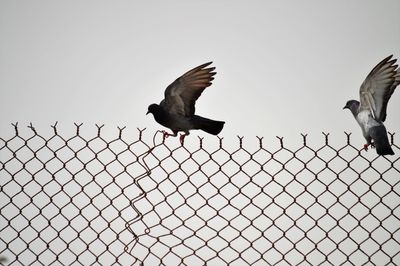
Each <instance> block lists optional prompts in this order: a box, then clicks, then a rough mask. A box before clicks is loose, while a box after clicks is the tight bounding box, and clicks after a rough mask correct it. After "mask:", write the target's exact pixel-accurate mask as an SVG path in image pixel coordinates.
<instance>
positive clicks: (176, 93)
mask: <svg viewBox="0 0 400 266" xmlns="http://www.w3.org/2000/svg"><path fill="white" fill-rule="evenodd" d="M211 63H212V62H209V63H205V64H203V65H200V66H198V67H196V68H193V69H192V70H189V71H188V72H186V73H185V74H183V75H182V76H181V77H179V78H177V79H176V80H175V81H174V82H172V83H171V84H170V85H169V86H168V87H167V88H166V89H165V92H164V100H162V101H161V102H160V104H155V103H153V104H151V105H150V106H149V107H148V111H147V113H146V114H148V113H152V114H153V116H154V119H155V120H156V121H157V122H158V123H159V124H161V125H163V126H165V127H167V128H169V129H171V130H172V132H173V134H169V133H167V132H165V131H164V138H167V137H168V136H174V137H176V136H177V134H178V132H179V131H183V132H184V134H181V136H180V141H181V143H182V144H183V140H184V138H185V136H187V135H189V130H192V129H200V130H203V131H205V132H207V133H209V134H213V135H218V133H220V132H221V130H222V128H223V127H224V124H225V122H223V121H214V120H211V119H208V118H204V117H201V116H198V115H195V114H194V113H195V103H196V100H197V99H198V98H199V97H200V95H201V93H202V92H203V91H204V89H205V88H207V87H209V86H210V85H211V81H212V80H213V79H214V77H213V76H214V75H215V74H216V72H213V71H214V70H215V67H209V68H206V67H207V66H209V65H210V64H211Z"/></svg>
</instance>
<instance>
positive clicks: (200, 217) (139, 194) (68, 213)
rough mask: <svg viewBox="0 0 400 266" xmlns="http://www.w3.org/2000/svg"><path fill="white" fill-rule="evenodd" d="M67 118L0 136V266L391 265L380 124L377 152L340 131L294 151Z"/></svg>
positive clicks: (388, 185) (393, 214)
mask: <svg viewBox="0 0 400 266" xmlns="http://www.w3.org/2000/svg"><path fill="white" fill-rule="evenodd" d="M80 127H81V125H76V132H75V134H73V135H72V136H71V137H65V136H64V135H63V134H60V133H59V132H58V130H57V127H56V125H54V126H53V134H52V135H51V136H49V137H43V136H41V135H40V134H38V133H37V132H36V130H35V128H34V127H32V126H30V128H31V131H30V134H29V135H28V136H27V137H24V136H22V135H23V134H20V132H19V129H18V127H17V126H16V125H15V135H14V136H12V137H10V138H7V139H3V138H0V185H1V191H0V254H1V255H2V256H5V257H6V258H7V259H8V263H9V265H53V264H54V265H140V264H144V265H160V264H164V265H182V264H183V265H204V264H207V265H226V264H229V265H250V264H251V265H325V263H326V265H350V264H351V265H354V264H355V265H364V264H375V265H400V254H399V253H400V243H399V239H400V238H399V237H400V231H399V228H400V208H399V206H400V195H399V193H400V185H399V181H400V170H399V169H400V159H399V156H398V154H400V148H399V146H397V145H396V144H395V143H394V141H393V139H394V134H391V136H390V138H391V143H392V148H393V149H394V151H395V153H396V155H395V156H385V157H384V156H377V155H376V153H375V151H374V150H372V151H369V152H365V151H363V150H361V149H358V148H357V147H355V146H353V145H352V144H351V142H350V134H346V135H345V138H344V139H343V144H341V145H339V146H337V145H332V144H331V143H330V139H329V135H328V134H324V135H323V141H322V142H321V143H320V144H319V145H315V144H313V145H311V144H308V143H307V142H308V138H307V136H306V135H303V142H302V143H301V144H300V145H299V147H297V148H294V149H293V148H288V147H287V146H285V143H284V141H283V139H282V138H278V141H277V143H278V146H277V148H272V147H269V146H268V145H265V143H264V142H263V139H262V138H258V144H257V145H255V146H254V145H253V147H247V146H246V147H245V146H244V139H243V138H239V139H238V145H237V146H235V147H229V145H228V146H227V144H225V142H223V139H218V140H217V142H214V139H213V142H212V143H214V144H213V145H210V143H207V144H208V145H205V144H206V143H205V141H204V140H203V139H199V141H198V145H197V146H196V147H195V148H191V147H189V146H190V145H189V146H186V145H184V146H180V145H178V141H177V140H175V141H172V140H169V139H168V141H163V140H161V139H162V138H161V134H157V133H156V134H155V135H154V137H153V141H146V140H145V138H144V137H143V134H144V131H143V130H139V131H138V134H137V135H136V136H135V138H136V139H135V140H133V141H129V140H128V137H127V136H126V134H123V132H124V131H123V130H124V128H121V129H119V134H117V136H116V137H114V138H112V139H107V138H106V137H105V133H104V132H103V131H102V126H97V132H96V134H94V136H91V137H87V136H84V134H82V132H80ZM25 133H26V132H25ZM157 141H158V142H159V143H158V144H157V143H156V142H157ZM203 142H204V143H203ZM266 147H268V148H266ZM0 264H1V262H0Z"/></svg>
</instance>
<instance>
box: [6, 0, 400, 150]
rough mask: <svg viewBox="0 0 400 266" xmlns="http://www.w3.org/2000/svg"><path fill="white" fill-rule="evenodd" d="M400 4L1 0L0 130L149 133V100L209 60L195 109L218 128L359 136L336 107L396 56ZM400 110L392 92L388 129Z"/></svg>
mask: <svg viewBox="0 0 400 266" xmlns="http://www.w3.org/2000/svg"><path fill="white" fill-rule="evenodd" d="M399 11H400V1H397V0H384V1H373V0H370V1H364V0H357V1H354V0H353V1H317V0H307V1H231V0H230V1H50V0H49V1H11V0H10V1H5V0H2V1H1V2H0V36H1V42H0V93H1V94H0V122H1V124H0V133H1V135H2V136H3V137H4V135H8V134H11V133H12V132H13V128H12V127H11V126H10V123H12V122H17V121H19V123H20V125H23V126H24V127H25V125H28V123H29V122H33V124H34V125H36V127H37V129H38V130H40V131H43V130H44V131H51V128H50V127H49V125H50V124H54V122H55V121H59V124H60V125H62V126H65V127H67V128H73V124H72V123H73V122H78V123H80V122H83V123H84V124H85V125H86V126H87V125H90V126H93V124H94V123H99V124H103V123H104V124H106V126H107V127H110V128H115V127H116V126H125V125H126V126H127V127H128V128H133V129H135V128H136V127H139V128H143V127H147V128H148V130H150V131H151V132H153V131H155V130H157V129H161V128H162V127H161V126H160V125H158V124H157V123H156V122H155V121H154V120H153V118H152V117H151V116H145V113H146V111H147V106H148V105H149V104H151V103H153V102H156V103H158V102H159V101H160V100H161V99H162V97H163V93H164V89H165V88H166V86H167V85H169V84H170V83H171V82H172V81H173V80H174V79H175V78H177V77H178V76H180V75H181V74H183V73H184V72H185V71H187V70H188V69H190V68H192V67H195V66H197V65H199V64H202V63H204V62H207V61H210V60H212V61H214V66H216V68H217V72H218V74H217V76H216V79H215V82H214V84H213V85H212V86H211V87H210V88H209V89H207V90H206V91H205V92H204V93H203V95H202V97H201V98H200V99H199V100H198V102H197V113H198V114H199V115H203V116H206V117H209V118H213V119H218V120H225V121H226V126H225V128H224V131H223V132H222V133H221V135H222V136H224V137H229V136H232V137H233V136H236V135H245V136H250V137H252V136H255V135H259V136H265V137H267V138H270V137H273V138H275V137H274V136H276V135H280V136H285V137H290V138H292V137H291V136H292V135H295V136H296V139H299V138H298V136H299V133H301V132H308V133H310V134H318V135H319V134H320V132H321V131H325V132H331V133H332V134H339V135H340V136H342V132H343V131H344V130H346V131H352V132H353V136H355V138H357V139H359V144H362V143H364V140H363V138H362V135H361V131H360V129H359V127H358V125H357V124H356V122H355V121H354V119H353V117H352V116H351V114H350V112H346V111H343V110H342V107H343V106H344V104H345V102H346V101H347V100H348V99H351V98H355V99H358V89H359V86H360V84H361V83H362V81H363V80H364V78H365V77H366V75H367V74H368V73H369V71H370V70H371V69H372V67H374V66H375V65H376V64H377V63H378V62H379V61H380V60H381V59H383V58H384V57H386V56H387V55H389V54H394V55H395V57H397V58H398V57H400V15H399ZM399 116H400V92H395V93H394V95H393V97H392V99H391V102H390V103H389V107H388V118H387V121H386V123H385V124H386V127H387V129H388V131H397V132H398V131H400V119H399ZM193 133H195V134H192V135H197V134H200V135H205V133H201V132H193ZM196 139H197V138H196ZM299 140H300V139H299ZM357 144H358V143H357Z"/></svg>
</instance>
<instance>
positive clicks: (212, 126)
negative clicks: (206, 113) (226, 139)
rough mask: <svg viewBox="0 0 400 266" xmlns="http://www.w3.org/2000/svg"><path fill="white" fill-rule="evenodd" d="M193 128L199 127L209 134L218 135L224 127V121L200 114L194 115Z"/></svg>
mask: <svg viewBox="0 0 400 266" xmlns="http://www.w3.org/2000/svg"><path fill="white" fill-rule="evenodd" d="M194 121H195V129H201V130H203V131H205V132H207V133H209V134H213V135H218V134H219V133H220V132H221V130H222V129H223V128H224V124H225V122H223V121H215V120H211V119H208V118H204V117H201V116H196V119H195V120H194Z"/></svg>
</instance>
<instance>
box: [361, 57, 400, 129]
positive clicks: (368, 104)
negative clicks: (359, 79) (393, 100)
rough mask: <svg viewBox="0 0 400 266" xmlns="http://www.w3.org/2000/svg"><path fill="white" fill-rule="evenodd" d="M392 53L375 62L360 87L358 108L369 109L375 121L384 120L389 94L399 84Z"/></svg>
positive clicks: (390, 94) (399, 75)
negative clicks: (377, 62)
mask: <svg viewBox="0 0 400 266" xmlns="http://www.w3.org/2000/svg"><path fill="white" fill-rule="evenodd" d="M391 58H392V55H390V56H388V57H386V58H385V59H383V60H382V61H381V62H380V63H379V64H377V65H376V66H375V67H374V68H373V69H372V70H371V72H370V73H369V74H368V76H367V78H366V79H365V80H364V82H363V83H362V84H361V87H360V104H361V105H360V110H369V111H370V112H371V113H372V115H373V116H374V118H375V120H377V121H382V122H383V121H385V119H386V108H387V104H388V101H389V99H390V96H392V94H393V92H394V90H395V88H396V87H397V85H399V84H400V71H399V70H396V69H397V65H396V64H395V63H396V59H391Z"/></svg>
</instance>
